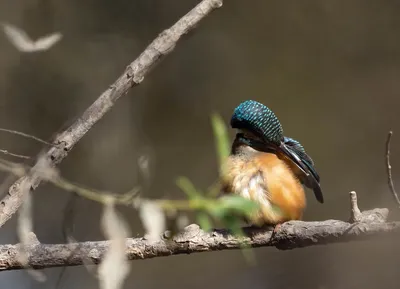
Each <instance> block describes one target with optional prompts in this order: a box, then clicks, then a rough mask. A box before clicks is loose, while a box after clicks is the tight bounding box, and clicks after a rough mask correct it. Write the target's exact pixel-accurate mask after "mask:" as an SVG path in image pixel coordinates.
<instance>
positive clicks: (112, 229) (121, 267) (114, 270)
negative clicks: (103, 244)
mask: <svg viewBox="0 0 400 289" xmlns="http://www.w3.org/2000/svg"><path fill="white" fill-rule="evenodd" d="M101 224H102V228H103V231H104V234H105V236H106V238H107V239H110V240H111V243H110V247H109V249H108V251H107V253H106V254H105V257H104V260H103V262H102V263H101V264H100V266H99V279H100V288H101V289H119V288H122V286H123V282H124V280H125V278H126V277H127V276H128V273H129V270H130V267H129V263H128V261H127V259H126V256H125V252H126V238H127V237H128V236H129V229H128V226H127V224H126V223H125V221H124V220H123V219H122V218H121V217H119V216H118V215H117V212H116V211H115V207H114V203H113V202H112V201H110V202H108V203H107V204H106V205H105V206H104V213H103V216H102V222H101Z"/></svg>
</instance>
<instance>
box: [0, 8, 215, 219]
mask: <svg viewBox="0 0 400 289" xmlns="http://www.w3.org/2000/svg"><path fill="white" fill-rule="evenodd" d="M221 6H222V0H203V1H202V2H201V3H200V4H198V5H197V6H196V7H195V8H193V9H192V10H191V11H190V12H189V13H187V14H186V15H185V16H183V17H182V18H181V19H180V20H179V21H178V22H176V23H175V24H174V25H173V26H172V27H171V28H169V29H167V30H165V31H163V32H162V33H161V34H160V35H159V36H158V37H157V38H156V39H155V40H154V41H153V42H152V43H151V44H150V45H149V46H148V47H147V48H146V49H145V50H144V51H143V52H142V54H140V56H139V57H138V58H137V59H136V60H135V61H133V62H132V63H131V64H129V65H128V67H127V68H126V70H125V72H124V73H123V74H122V75H121V76H120V77H119V78H118V79H117V80H116V81H115V82H114V83H113V84H112V85H110V87H109V88H108V89H107V90H106V91H104V92H103V93H102V94H101V95H100V96H99V98H97V100H96V101H95V102H94V103H93V104H92V105H91V106H90V107H89V108H88V109H87V110H86V111H85V112H84V113H83V114H82V116H81V117H79V118H78V119H77V120H76V121H75V122H74V123H73V124H72V125H71V126H70V127H69V128H68V129H66V130H65V131H64V132H62V133H60V134H59V135H58V136H57V137H56V138H55V140H54V141H53V143H54V144H55V146H54V147H52V148H50V149H49V150H48V151H47V152H46V153H45V154H44V155H45V157H46V158H48V160H49V162H50V163H51V164H52V165H57V164H59V163H60V162H61V161H62V160H63V159H64V158H65V157H66V156H67V154H68V152H69V151H70V150H71V149H72V148H73V147H74V145H76V144H77V142H78V141H79V140H80V139H81V138H82V137H83V136H84V135H85V134H86V133H87V132H88V131H89V129H91V128H92V127H93V125H95V124H96V123H97V122H98V121H99V120H100V119H101V118H102V117H103V116H104V115H105V114H106V113H107V112H108V111H109V110H110V109H111V108H112V107H113V106H114V104H115V102H116V101H117V100H118V99H119V98H120V97H121V96H123V95H125V94H126V93H127V92H128V90H129V89H130V88H132V87H134V86H136V85H139V84H140V83H141V82H142V81H143V79H144V77H145V76H146V75H147V74H148V73H149V71H150V70H151V69H152V68H153V67H154V66H155V65H156V64H158V63H159V62H160V61H161V60H162V59H163V58H164V57H165V56H166V55H168V54H169V53H170V52H171V51H172V50H173V49H174V48H175V45H176V44H177V42H178V40H179V39H180V38H181V37H182V36H183V35H185V34H187V33H188V32H189V31H191V30H192V29H194V28H195V27H196V25H197V24H198V23H199V22H200V21H201V20H202V19H203V18H204V17H205V16H207V15H208V14H209V13H210V12H211V11H213V10H214V9H216V8H219V7H221ZM36 167H37V165H35V166H34V167H33V169H32V173H31V175H30V176H26V177H23V178H20V179H19V180H17V181H16V182H15V183H14V184H13V185H12V186H11V187H10V189H9V191H8V194H7V195H6V197H5V198H4V199H3V200H2V201H1V202H0V227H1V226H3V225H4V223H6V222H7V221H8V220H9V219H10V218H11V217H12V216H13V215H14V214H15V212H17V210H18V208H19V207H20V206H21V204H22V197H23V192H22V191H21V183H22V181H23V179H27V181H28V182H29V184H30V185H31V190H35V189H36V188H37V187H38V186H39V184H40V181H41V179H40V177H39V176H38V174H36V173H35V169H36Z"/></svg>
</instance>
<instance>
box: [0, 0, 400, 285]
mask: <svg viewBox="0 0 400 289" xmlns="http://www.w3.org/2000/svg"><path fill="white" fill-rule="evenodd" d="M198 2H199V0H174V1H171V0H169V1H168V0H158V1H157V0H131V1H127V0H114V1H107V0H96V1H94V0H86V1H77V0H75V1H74V0H72V1H71V0H70V1H65V0H61V1H55V0H25V1H22V0H3V1H1V2H0V22H9V23H11V24H14V25H16V26H18V27H20V28H22V29H24V30H25V31H27V33H28V34H29V35H30V36H31V37H33V38H34V39H35V38H37V37H40V36H43V35H45V34H49V33H52V32H55V31H60V32H61V33H62V34H63V35H64V38H63V39H62V40H61V41H60V43H57V44H56V45H55V46H54V47H53V48H52V49H50V50H49V51H46V52H43V53H34V54H23V53H20V52H18V51H17V50H16V49H15V48H14V47H13V46H12V45H11V44H10V42H9V41H8V40H7V39H6V37H5V36H4V33H3V34H2V33H0V127H2V128H8V129H14V130H19V131H23V132H26V133H30V134H33V135H35V136H38V137H41V138H44V139H47V140H49V139H51V137H53V136H54V135H55V133H56V132H59V131H60V130H61V129H63V128H66V126H67V125H68V124H70V123H71V122H72V121H73V120H74V118H75V117H77V116H79V115H80V114H81V113H82V112H83V111H84V110H85V109H86V108H87V107H88V106H89V105H90V104H91V103H92V102H93V101H94V100H95V99H96V98H97V97H98V96H99V95H100V93H101V92H102V91H104V90H105V89H106V88H107V87H108V86H109V85H110V84H111V83H112V82H113V81H114V80H115V79H116V78H117V77H118V76H119V75H120V74H121V73H122V72H123V71H124V69H125V67H126V66H127V65H128V64H129V63H130V62H131V61H133V60H134V59H135V58H136V57H137V56H138V55H139V54H140V53H141V51H142V50H143V49H144V48H145V47H146V46H147V45H148V44H149V43H150V42H151V41H152V40H153V39H154V38H155V37H156V36H157V35H158V33H160V32H161V31H162V30H163V29H165V28H168V27H169V26H171V25H172V24H173V23H175V21H177V20H178V19H179V18H180V17H181V16H183V15H184V14H185V13H186V12H188V11H189V10H190V9H191V8H192V7H193V6H194V5H196V4H197V3H198ZM399 11H400V2H396V1H362V0H353V1H327V0H318V1H316V0H314V1H295V0H291V1H247V3H246V1H239V0H231V1H225V3H224V6H223V8H221V9H219V10H217V11H216V12H213V13H212V14H211V15H210V16H208V17H207V18H206V19H205V20H203V21H202V22H201V24H200V25H199V27H198V28H197V29H196V30H195V32H194V33H191V34H190V35H189V36H188V37H186V38H185V39H183V41H181V42H180V43H179V45H178V46H177V47H176V49H175V51H174V52H173V53H172V54H171V55H170V56H168V57H167V58H166V59H165V60H164V61H163V62H162V63H161V64H160V65H158V67H157V68H156V69H154V70H153V71H152V72H151V73H150V74H149V75H148V76H147V77H146V78H145V80H144V82H143V83H142V84H141V85H140V86H138V87H136V88H134V89H132V90H131V91H130V92H129V94H128V95H127V96H125V97H123V98H122V99H121V100H119V101H118V102H117V104H116V105H115V107H114V108H113V109H112V111H111V112H109V113H108V114H107V115H106V116H105V117H104V118H103V119H102V120H101V121H100V122H99V123H98V124H97V125H96V126H95V127H94V128H93V129H92V130H91V131H90V132H89V133H88V134H87V135H86V136H85V137H84V138H83V139H82V140H81V141H80V142H79V144H78V145H77V146H76V147H75V148H74V150H73V151H72V152H71V153H70V155H69V156H68V157H67V159H66V160H65V161H64V162H63V163H62V165H61V166H60V169H61V171H62V174H63V175H64V176H65V177H66V178H68V179H70V180H72V181H74V182H78V183H81V184H84V185H86V186H89V187H92V188H96V189H101V190H110V191H114V192H125V191H127V190H129V189H130V188H132V187H133V186H135V185H138V184H140V183H141V179H140V176H139V175H138V159H139V158H140V156H146V157H148V158H149V160H150V173H151V185H150V186H148V187H147V188H146V192H145V195H146V196H147V197H151V198H183V197H184V194H183V193H182V192H181V191H179V189H178V188H177V187H176V185H175V179H176V177H178V176H180V175H185V176H187V177H189V178H190V179H191V180H192V181H193V182H194V183H195V184H196V185H197V186H198V187H201V188H206V187H207V186H209V185H210V184H211V183H212V182H213V181H214V180H215V179H216V177H217V172H218V170H217V158H216V154H215V149H214V140H213V135H212V130H211V125H210V114H211V113H212V112H218V113H220V114H221V115H222V116H223V117H224V119H225V120H226V122H227V123H228V122H229V118H230V115H231V113H232V111H233V109H234V108H235V106H236V105H237V104H239V103H240V102H241V101H243V100H246V99H254V100H258V101H260V102H262V103H264V104H266V105H267V106H269V107H270V108H271V109H272V110H273V111H274V112H275V113H276V114H277V116H278V117H279V119H280V121H281V123H282V125H283V127H284V130H285V134H286V135H288V136H291V137H293V138H296V139H298V140H300V141H301V142H302V144H303V145H304V146H305V148H306V149H307V151H308V153H309V154H310V155H311V156H312V158H313V159H314V161H315V163H316V167H317V169H318V172H319V174H320V176H321V184H322V188H323V191H324V194H325V198H326V202H325V204H323V205H320V204H319V203H317V201H316V200H315V198H314V196H313V194H312V192H308V209H307V212H306V215H305V219H306V220H324V219H331V218H332V219H342V220H347V219H348V217H349V204H348V192H349V191H351V190H355V191H357V193H358V198H359V205H360V207H361V209H371V208H373V207H388V208H390V209H392V210H391V212H392V214H391V217H392V218H394V219H396V218H397V219H398V218H399V217H400V216H399V214H398V213H397V211H396V207H395V205H394V203H393V201H392V198H391V195H390V194H389V191H388V188H387V183H386V171H385V159H384V154H385V150H384V149H385V139H386V135H387V132H388V131H389V129H393V130H394V137H393V142H392V165H393V174H394V181H395V182H396V183H397V184H398V186H399V190H400V177H398V176H399V174H400V146H399V144H400V122H399V121H400V114H399V105H400V97H399V96H400V81H399V76H400V36H399V35H400V18H399V17H398V15H399ZM230 135H231V137H233V136H234V132H233V131H230ZM0 148H1V149H7V150H9V151H12V152H14V153H20V154H27V155H32V156H34V155H36V153H37V152H39V151H40V149H41V146H40V145H38V144H37V143H35V142H33V141H30V140H27V139H25V138H21V137H18V136H15V135H10V134H4V133H1V134H0ZM1 157H4V158H5V156H1ZM8 159H9V158H8ZM6 177H7V175H6V174H1V173H0V180H1V179H4V178H6ZM68 198H69V194H68V193H66V192H64V191H61V190H58V189H56V188H54V187H52V186H50V185H41V186H40V187H39V188H38V189H37V191H35V193H34V222H35V233H36V234H37V236H38V238H39V240H40V241H41V242H44V243H54V242H63V238H62V230H61V223H62V218H63V213H64V207H65V205H66V202H67V200H68ZM122 211H123V214H124V216H125V217H126V218H127V219H128V221H129V223H130V224H131V228H132V234H133V236H141V235H142V234H143V229H142V227H141V225H140V222H139V220H138V216H137V214H136V213H135V212H133V211H132V210H128V209H125V210H124V209H123V210H122ZM100 214H101V207H100V206H99V205H98V204H96V203H93V202H90V201H85V200H80V201H79V202H78V204H77V205H76V207H75V214H74V220H75V223H76V226H75V234H74V235H75V237H76V238H77V239H78V240H81V241H85V240H101V239H103V238H104V237H103V235H102V234H101V231H100V229H99V218H100V217H99V216H100ZM15 228H16V218H15V217H14V218H13V219H12V220H11V221H9V222H8V223H7V224H6V225H5V226H4V227H3V228H1V234H0V242H1V243H15V242H17V238H16V231H15ZM398 244H399V240H398V239H395V238H394V237H392V238H382V239H379V240H374V241H363V242H355V243H348V244H336V245H328V246H314V247H310V248H306V249H299V250H293V251H285V252H280V251H278V250H276V249H274V248H261V249H256V250H255V254H256V259H257V265H256V266H249V265H248V264H247V263H246V261H245V259H244V258H243V255H242V254H241V253H240V251H223V252H214V253H202V254H195V255H191V256H188V255H183V256H175V257H168V258H156V259H152V260H145V261H134V262H131V274H130V277H129V279H128V280H127V281H126V282H125V288H141V289H150V288H164V289H169V288H174V289H176V288H192V289H198V288H199V289H200V288H218V289H223V288H230V289H236V288H237V289H239V288H254V289H256V288H260V289H261V288H285V289H286V288H287V289H289V288H296V289H300V288H308V289H336V288H340V289H344V288H363V289H367V288H381V287H382V288H386V289H389V288H399V285H400V281H399V279H398V276H399V273H400V269H399V268H400V267H399V265H400V258H399V256H397V254H396V253H395V252H397V251H398ZM60 271H61V269H60V268H56V269H47V270H44V272H45V274H46V275H47V277H48V280H47V282H46V283H44V284H40V283H37V282H36V281H34V280H32V278H31V277H30V276H29V275H28V274H27V273H26V272H24V271H13V272H3V273H1V274H0V284H1V287H2V288H55V284H56V282H57V278H58V276H59V274H60ZM59 288H62V289H68V288H98V282H97V280H96V279H95V278H94V277H93V276H92V275H90V274H89V273H88V272H87V270H86V269H85V268H84V267H75V268H68V269H67V270H66V272H65V275H64V277H63V279H62V281H61V285H60V287H59Z"/></svg>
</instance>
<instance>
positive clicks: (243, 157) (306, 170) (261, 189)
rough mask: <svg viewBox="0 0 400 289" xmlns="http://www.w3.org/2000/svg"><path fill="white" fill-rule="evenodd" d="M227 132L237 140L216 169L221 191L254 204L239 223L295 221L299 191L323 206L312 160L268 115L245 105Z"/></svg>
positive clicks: (302, 203) (301, 202) (301, 203)
mask: <svg viewBox="0 0 400 289" xmlns="http://www.w3.org/2000/svg"><path fill="white" fill-rule="evenodd" d="M230 126H231V127H232V128H233V129H236V130H237V134H236V136H235V139H234V140H233V143H232V147H231V152H230V155H229V156H228V157H227V158H226V160H225V162H224V164H223V165H222V167H221V171H220V184H221V191H222V194H223V195H225V194H236V195H239V196H241V197H243V198H246V199H250V200H252V201H254V202H255V203H257V204H258V209H257V211H256V212H254V213H253V214H252V215H250V216H248V217H246V218H245V221H246V222H247V223H249V224H250V225H254V226H264V225H269V226H270V225H272V226H280V225H281V224H282V223H284V222H286V221H290V220H301V219H302V217H303V213H304V210H305V208H306V196H305V190H304V186H306V187H308V188H310V189H312V190H313V191H314V195H315V197H316V199H317V200H318V202H320V203H324V198H323V194H322V190H321V186H320V177H319V175H318V173H317V171H316V169H315V167H314V162H313V160H312V159H311V157H310V156H309V155H308V154H307V153H306V151H305V149H304V147H303V146H302V145H301V143H300V142H299V141H297V140H295V139H293V138H290V137H286V136H284V135H283V128H282V125H281V123H280V122H279V120H278V118H277V117H276V115H275V114H274V113H273V112H272V110H270V109H269V108H268V107H267V106H265V105H264V104H262V103H260V102H257V101H254V100H246V101H244V102H242V103H240V104H239V105H238V106H237V107H236V108H235V110H234V112H233V115H232V118H231V121H230Z"/></svg>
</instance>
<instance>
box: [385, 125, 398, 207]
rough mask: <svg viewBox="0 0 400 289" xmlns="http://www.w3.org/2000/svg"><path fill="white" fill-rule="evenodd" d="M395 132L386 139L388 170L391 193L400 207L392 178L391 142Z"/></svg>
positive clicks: (390, 132) (390, 133)
mask: <svg viewBox="0 0 400 289" xmlns="http://www.w3.org/2000/svg"><path fill="white" fill-rule="evenodd" d="M392 135H393V132H392V131H389V133H388V136H387V139H386V170H387V176H388V184H389V189H390V192H391V193H392V196H393V198H394V201H395V202H396V204H397V205H398V206H399V207H400V200H399V196H398V195H397V192H396V189H395V188H394V184H393V178H392V166H391V165H390V141H391V140H392Z"/></svg>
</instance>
